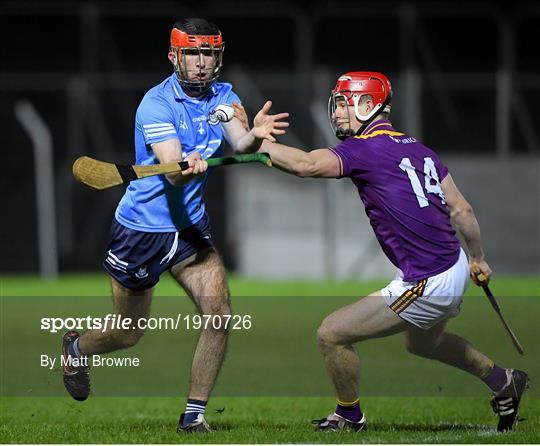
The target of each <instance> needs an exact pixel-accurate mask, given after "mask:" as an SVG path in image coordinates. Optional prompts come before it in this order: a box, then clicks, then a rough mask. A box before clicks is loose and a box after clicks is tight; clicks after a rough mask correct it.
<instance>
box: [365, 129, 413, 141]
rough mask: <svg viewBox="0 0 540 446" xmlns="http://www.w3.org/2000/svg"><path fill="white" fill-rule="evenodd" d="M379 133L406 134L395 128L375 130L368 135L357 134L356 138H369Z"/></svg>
mask: <svg viewBox="0 0 540 446" xmlns="http://www.w3.org/2000/svg"><path fill="white" fill-rule="evenodd" d="M379 135H390V136H404V135H405V133H401V132H396V131H395V130H375V131H374V132H371V133H368V134H367V135H358V136H355V138H359V139H368V138H373V137H374V136H379Z"/></svg>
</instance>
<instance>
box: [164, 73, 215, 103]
mask: <svg viewBox="0 0 540 446" xmlns="http://www.w3.org/2000/svg"><path fill="white" fill-rule="evenodd" d="M171 79H172V83H171V84H172V88H173V91H174V98H175V99H176V100H177V101H190V102H195V103H197V102H202V101H203V100H204V99H205V98H207V97H208V96H215V95H217V94H218V91H217V87H216V85H215V84H214V85H212V86H211V87H210V90H208V93H206V95H204V96H203V97H201V98H192V97H191V96H188V95H187V94H186V93H185V92H184V90H183V89H182V87H181V86H180V82H178V79H177V78H176V74H175V73H173V74H172V76H171Z"/></svg>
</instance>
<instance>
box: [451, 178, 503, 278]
mask: <svg viewBox="0 0 540 446" xmlns="http://www.w3.org/2000/svg"><path fill="white" fill-rule="evenodd" d="M441 187H442V190H443V193H444V196H445V198H446V205H447V206H448V210H449V211H450V218H451V219H452V224H453V225H454V227H455V228H456V230H457V231H458V232H459V233H460V234H461V235H462V236H463V239H464V241H465V243H466V245H467V249H468V251H469V266H470V270H471V279H472V280H473V281H474V282H475V283H476V284H479V281H478V278H477V274H478V273H483V274H484V276H485V277H486V281H485V282H483V283H487V282H488V281H489V278H490V277H491V274H492V272H491V268H490V267H489V265H488V264H487V262H486V261H485V260H484V251H483V250H482V238H481V236H480V226H479V224H478V221H477V220H476V217H475V215H474V210H473V208H472V206H471V205H470V204H469V202H468V201H467V200H466V199H465V197H464V196H463V195H462V194H461V192H460V191H459V189H458V188H457V186H456V184H455V183H454V180H453V179H452V176H451V175H450V174H448V175H447V176H446V178H445V179H444V180H443V181H442V183H441Z"/></svg>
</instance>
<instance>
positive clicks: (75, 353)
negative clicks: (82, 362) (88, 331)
mask: <svg viewBox="0 0 540 446" xmlns="http://www.w3.org/2000/svg"><path fill="white" fill-rule="evenodd" d="M79 339H81V338H77V339H75V340H74V341H73V342H70V343H69V344H68V354H69V356H71V357H72V358H80V357H82V353H81V350H80V349H79Z"/></svg>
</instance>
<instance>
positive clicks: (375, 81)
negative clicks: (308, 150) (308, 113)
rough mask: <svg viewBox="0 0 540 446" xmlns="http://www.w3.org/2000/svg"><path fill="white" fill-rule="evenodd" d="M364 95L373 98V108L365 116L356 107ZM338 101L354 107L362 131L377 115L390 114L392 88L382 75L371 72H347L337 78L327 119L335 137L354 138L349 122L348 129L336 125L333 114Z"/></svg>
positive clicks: (329, 102)
mask: <svg viewBox="0 0 540 446" xmlns="http://www.w3.org/2000/svg"><path fill="white" fill-rule="evenodd" d="M366 95H369V96H371V97H372V98H373V103H374V107H373V109H372V110H371V111H370V112H369V113H368V114H367V115H362V114H361V113H360V109H359V107H358V105H359V103H360V101H361V99H362V97H363V96H366ZM340 99H341V100H345V102H346V103H347V104H348V105H350V106H353V107H354V114H355V116H356V118H357V119H358V120H359V121H360V122H362V127H361V128H360V131H362V129H363V128H365V127H366V126H367V125H368V124H369V123H370V122H371V121H372V120H373V119H374V118H375V117H376V116H377V115H378V114H379V113H382V112H385V113H390V107H391V106H390V101H391V99H392V86H391V85H390V81H389V80H388V78H387V77H386V76H385V75H384V74H382V73H376V72H373V71H349V72H348V73H345V74H343V75H342V76H340V77H339V79H338V80H337V83H336V86H335V87H334V89H333V90H332V94H331V96H330V100H329V101H328V117H329V119H330V123H331V125H332V128H333V130H334V132H335V134H336V136H337V137H338V138H340V139H344V138H346V137H348V136H354V135H355V132H354V131H353V130H352V129H351V128H350V122H349V128H348V129H343V128H340V127H339V126H338V125H337V122H336V119H335V114H334V113H335V110H336V101H337V100H340Z"/></svg>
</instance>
